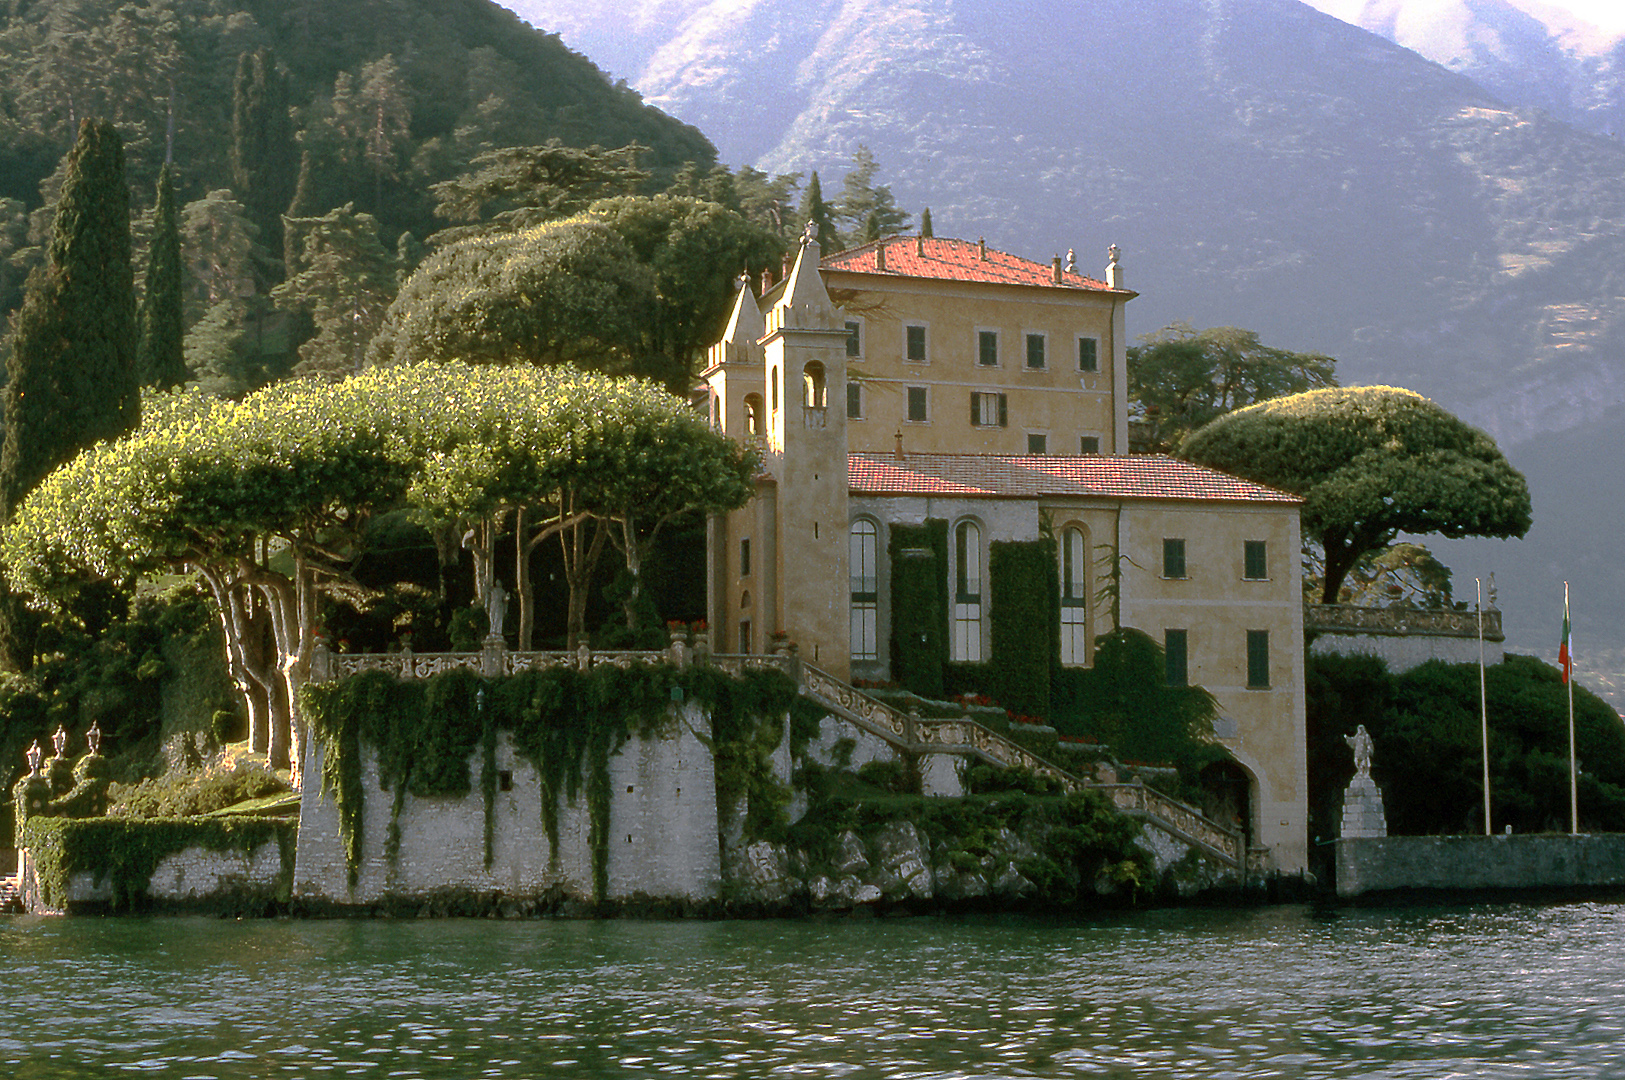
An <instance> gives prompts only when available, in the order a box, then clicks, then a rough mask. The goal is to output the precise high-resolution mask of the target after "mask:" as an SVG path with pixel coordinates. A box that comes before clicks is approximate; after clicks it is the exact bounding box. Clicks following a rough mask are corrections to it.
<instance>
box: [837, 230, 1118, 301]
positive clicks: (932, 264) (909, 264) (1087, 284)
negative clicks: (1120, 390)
mask: <svg viewBox="0 0 1625 1080" xmlns="http://www.w3.org/2000/svg"><path fill="white" fill-rule="evenodd" d="M882 244H884V245H885V246H886V269H884V270H881V269H880V268H879V267H878V266H877V265H876V264H877V262H878V258H877V256H876V254H875V249H876V248H878V247H880V246H881V245H882ZM917 249H923V253H917ZM819 266H821V267H822V268H823V269H825V270H839V271H842V272H845V273H850V274H885V275H887V276H888V277H900V278H905V277H915V278H937V279H940V280H944V281H975V282H983V283H987V284H992V285H1039V286H1043V287H1045V288H1050V289H1078V290H1082V291H1084V292H1115V293H1129V294H1130V295H1132V293H1130V291H1129V290H1128V289H1113V288H1111V287H1109V286H1108V285H1107V284H1106V283H1105V282H1104V281H1100V280H1098V279H1096V278H1090V277H1084V276H1083V275H1082V274H1069V273H1067V272H1066V271H1065V270H1063V271H1061V281H1060V283H1059V284H1056V282H1055V269H1054V267H1053V266H1050V265H1046V264H1044V263H1038V262H1033V261H1032V260H1031V259H1023V258H1021V257H1020V256H1019V255H1011V254H1009V253H1008V252H1004V251H996V250H994V249H993V248H988V249H987V258H986V259H983V258H982V256H981V251H980V249H979V248H978V246H977V245H976V244H973V243H971V242H970V241H969V240H948V239H938V238H936V237H934V236H928V237H925V238H924V239H923V240H921V239H920V238H919V237H914V236H888V237H885V238H884V239H881V240H875V241H873V242H871V243H868V244H864V245H863V246H862V247H855V248H851V249H850V250H847V251H842V252H838V253H836V254H834V255H830V256H827V257H825V258H824V259H823V261H822V262H820V263H819Z"/></svg>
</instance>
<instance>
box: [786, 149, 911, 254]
mask: <svg viewBox="0 0 1625 1080" xmlns="http://www.w3.org/2000/svg"><path fill="white" fill-rule="evenodd" d="M879 172H880V164H879V163H878V162H876V161H875V156H874V154H873V153H871V152H870V150H869V148H868V147H867V146H865V145H863V144H862V143H859V144H858V148H857V149H856V150H855V151H853V153H852V168H851V169H850V170H848V171H847V174H846V178H845V179H844V180H842V182H841V197H840V198H839V199H837V200H836V202H835V206H834V207H833V210H834V216H835V218H836V220H837V221H839V222H840V223H841V225H842V226H844V227H843V229H842V235H843V236H844V237H845V238H846V240H847V246H849V247H852V246H856V245H858V244H867V243H870V242H871V241H874V240H879V239H880V238H881V237H882V236H889V235H891V234H892V233H897V232H902V231H903V230H904V229H906V228H908V214H907V212H905V211H904V210H903V209H902V208H901V207H899V206H898V205H897V199H896V198H895V197H894V196H893V195H892V192H891V188H890V187H888V186H887V185H885V184H876V183H875V176H876V175H878V174H879ZM810 220H817V219H816V218H811V219H810ZM819 245H820V247H822V245H823V240H822V238H820V240H819ZM824 250H826V251H828V250H830V249H828V248H826V249H824Z"/></svg>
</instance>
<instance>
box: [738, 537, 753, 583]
mask: <svg viewBox="0 0 1625 1080" xmlns="http://www.w3.org/2000/svg"><path fill="white" fill-rule="evenodd" d="M739 576H740V577H750V537H748V536H747V537H745V538H744V539H743V540H741V541H739Z"/></svg>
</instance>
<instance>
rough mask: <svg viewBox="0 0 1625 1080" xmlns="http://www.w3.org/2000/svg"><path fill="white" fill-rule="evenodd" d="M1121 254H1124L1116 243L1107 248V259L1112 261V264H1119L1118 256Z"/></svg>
mask: <svg viewBox="0 0 1625 1080" xmlns="http://www.w3.org/2000/svg"><path fill="white" fill-rule="evenodd" d="M1121 255H1122V252H1121V251H1119V250H1118V248H1117V245H1116V244H1113V245H1112V246H1111V247H1109V248H1107V249H1106V261H1107V262H1108V263H1110V264H1111V265H1112V266H1116V265H1117V260H1118V257H1119V256H1121Z"/></svg>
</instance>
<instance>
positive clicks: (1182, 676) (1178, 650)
mask: <svg viewBox="0 0 1625 1080" xmlns="http://www.w3.org/2000/svg"><path fill="white" fill-rule="evenodd" d="M1187 644H1188V643H1187V641H1186V637H1185V631H1184V630H1164V631H1163V632H1162V657H1163V660H1164V662H1165V667H1166V669H1167V673H1168V685H1169V686H1189V685H1190V670H1189V667H1188V664H1187V657H1186V649H1187Z"/></svg>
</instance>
